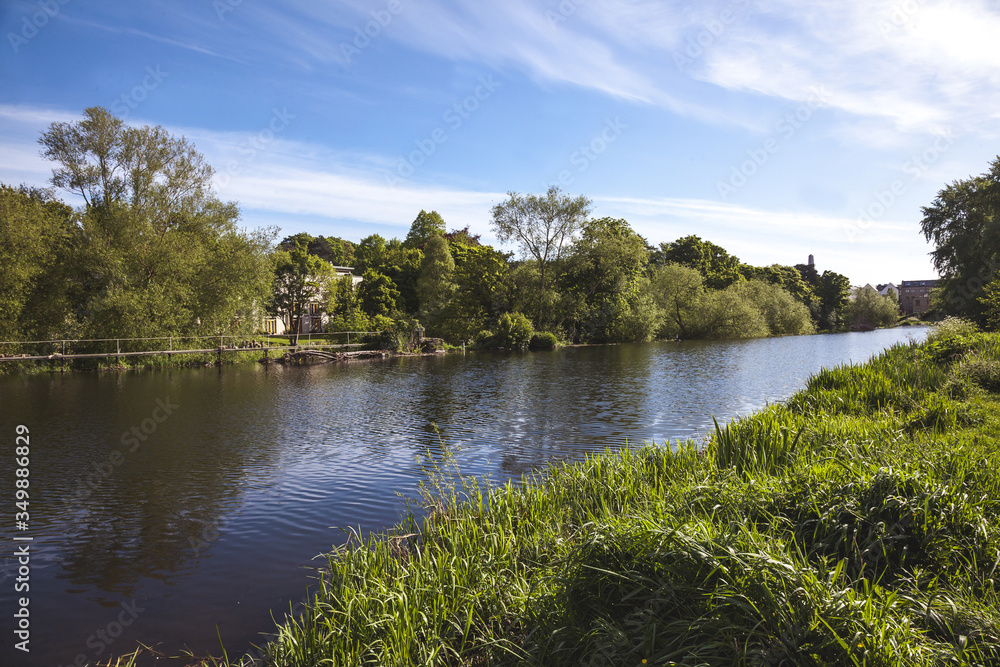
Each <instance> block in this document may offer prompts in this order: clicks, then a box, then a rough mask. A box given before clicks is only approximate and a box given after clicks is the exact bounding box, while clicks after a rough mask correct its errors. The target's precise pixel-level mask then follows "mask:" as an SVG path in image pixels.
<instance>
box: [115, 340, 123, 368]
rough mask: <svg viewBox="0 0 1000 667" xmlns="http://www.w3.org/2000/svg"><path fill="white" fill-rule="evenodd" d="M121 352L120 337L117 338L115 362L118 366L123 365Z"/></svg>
mask: <svg viewBox="0 0 1000 667" xmlns="http://www.w3.org/2000/svg"><path fill="white" fill-rule="evenodd" d="M121 353H122V344H121V340H120V339H118V338H115V364H116V365H118V366H121V365H122V358H121Z"/></svg>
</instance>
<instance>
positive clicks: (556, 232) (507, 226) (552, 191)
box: [492, 186, 591, 326]
mask: <svg viewBox="0 0 1000 667" xmlns="http://www.w3.org/2000/svg"><path fill="white" fill-rule="evenodd" d="M507 195H508V199H507V201H505V202H503V203H500V204H497V205H496V206H494V207H493V211H492V214H493V219H492V226H493V230H494V231H495V233H496V235H497V238H499V239H500V240H501V241H510V240H514V241H515V242H516V243H517V244H518V246H519V247H520V249H521V252H522V253H523V254H524V255H525V256H527V257H532V258H534V260H535V261H536V262H537V265H538V292H539V293H540V294H545V291H546V286H547V284H546V272H547V271H548V269H549V268H550V266H551V265H552V264H553V263H558V262H559V260H560V259H561V257H562V251H563V247H564V246H565V245H566V244H567V243H569V242H570V241H571V240H572V238H573V233H574V232H575V231H576V230H577V228H578V227H579V226H580V225H581V224H582V223H583V221H584V220H585V219H586V217H587V214H588V213H589V212H590V203H591V202H590V200H589V199H587V198H586V197H583V196H580V197H570V196H569V195H564V194H563V193H562V191H561V190H560V189H559V188H558V187H556V186H552V187H550V188H549V190H548V192H547V193H546V194H545V195H544V196H537V195H519V194H517V193H515V192H508V193H507ZM537 305H538V310H537V314H536V316H535V323H536V324H537V325H539V326H541V325H542V324H543V320H544V313H545V308H544V300H539V301H538V302H537Z"/></svg>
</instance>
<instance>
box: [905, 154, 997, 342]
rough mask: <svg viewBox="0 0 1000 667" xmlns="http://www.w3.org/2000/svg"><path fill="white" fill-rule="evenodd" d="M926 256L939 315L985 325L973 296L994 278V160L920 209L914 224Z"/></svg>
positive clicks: (995, 266) (995, 200) (981, 310)
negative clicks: (927, 245) (936, 277)
mask: <svg viewBox="0 0 1000 667" xmlns="http://www.w3.org/2000/svg"><path fill="white" fill-rule="evenodd" d="M920 228H921V231H922V232H923V234H924V237H925V238H926V239H927V240H928V241H930V242H932V243H933V244H934V245H935V248H934V250H933V251H931V259H932V260H933V262H934V268H935V269H937V271H938V273H939V274H940V276H941V282H940V283H939V284H938V289H939V290H940V297H941V302H942V303H943V305H944V308H945V312H947V313H949V314H952V315H959V316H962V317H967V318H971V319H974V320H976V321H977V322H979V323H980V324H983V323H985V318H986V312H985V310H984V309H985V306H984V304H983V302H982V301H980V300H979V297H980V296H981V293H982V288H983V285H986V284H988V283H989V282H991V281H992V280H994V279H995V278H996V277H997V275H998V273H1000V156H998V157H997V158H996V159H995V160H994V161H993V162H992V163H990V169H989V171H988V172H986V173H985V174H982V175H981V176H978V177H973V178H969V179H966V180H962V181H955V182H954V183H952V184H951V185H949V186H947V187H946V188H945V189H943V190H941V191H940V192H938V195H937V197H936V198H935V199H934V202H933V203H932V204H931V205H930V206H926V207H924V208H923V220H922V221H921V223H920Z"/></svg>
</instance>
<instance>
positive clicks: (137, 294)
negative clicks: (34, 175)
mask: <svg viewBox="0 0 1000 667" xmlns="http://www.w3.org/2000/svg"><path fill="white" fill-rule="evenodd" d="M39 143H40V144H41V145H42V147H43V151H42V154H43V155H44V156H45V157H47V158H49V159H52V160H54V161H55V162H56V166H55V167H54V168H53V175H52V183H53V184H54V185H55V186H57V187H59V188H63V189H65V190H68V191H70V192H73V193H75V194H78V195H80V196H81V197H82V198H83V200H84V202H85V205H84V208H83V210H82V211H81V212H80V215H79V224H80V230H79V243H78V244H77V246H76V251H75V252H74V265H75V266H76V267H77V280H78V282H79V284H80V291H81V294H82V295H83V296H82V298H81V302H80V303H79V304H78V306H77V310H78V312H79V314H80V315H79V317H80V319H81V320H82V323H83V324H82V330H81V334H82V335H85V336H89V337H94V338H98V337H107V336H115V337H119V336H121V337H139V336H153V335H163V334H166V333H173V334H178V333H185V332H197V331H206V330H208V331H211V333H217V332H219V331H227V332H232V333H237V332H239V333H246V332H250V331H253V330H256V329H258V328H259V326H260V323H259V316H260V314H261V313H260V308H261V307H262V306H263V304H264V303H265V302H266V301H267V299H268V298H269V296H270V295H269V291H270V286H271V275H272V265H271V260H270V257H269V249H270V244H271V242H272V239H273V232H271V231H269V230H268V231H263V232H257V233H246V232H244V231H242V230H240V229H239V228H238V227H237V224H236V223H237V221H238V220H239V209H238V207H237V206H236V205H235V204H234V203H224V202H221V201H219V200H218V199H217V198H216V196H215V194H214V192H213V191H212V186H211V177H212V173H213V170H212V168H211V166H209V165H208V164H207V163H206V162H205V160H204V158H203V157H202V156H201V154H200V153H198V152H197V151H196V150H195V148H194V146H193V145H191V144H189V143H188V142H187V141H186V140H185V139H184V138H183V137H182V138H180V139H177V138H175V137H173V136H171V135H170V134H169V133H168V132H167V131H166V130H164V129H163V128H160V127H156V128H150V127H141V128H134V127H126V126H125V125H124V123H123V122H122V121H121V120H120V119H118V118H115V117H114V116H113V115H112V114H110V113H109V112H108V111H107V110H105V109H101V108H98V107H94V108H90V109H87V110H86V111H85V112H84V119H83V120H82V121H78V122H74V123H53V124H52V125H51V126H50V127H49V129H48V131H46V132H45V133H43V134H42V136H41V138H40V139H39ZM199 323H200V324H199Z"/></svg>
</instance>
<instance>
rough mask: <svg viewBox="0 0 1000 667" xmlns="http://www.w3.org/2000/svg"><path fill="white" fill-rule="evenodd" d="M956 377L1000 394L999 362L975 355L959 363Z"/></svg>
mask: <svg viewBox="0 0 1000 667" xmlns="http://www.w3.org/2000/svg"><path fill="white" fill-rule="evenodd" d="M956 375H957V376H958V377H960V378H962V379H967V380H969V381H970V382H972V383H973V384H975V385H978V386H980V387H982V388H983V389H985V390H986V391H993V392H1000V361H995V360H993V359H983V358H982V357H979V356H978V355H975V356H972V357H971V358H969V359H966V360H964V361H963V362H962V363H961V365H960V366H959V368H958V372H957V373H956Z"/></svg>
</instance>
